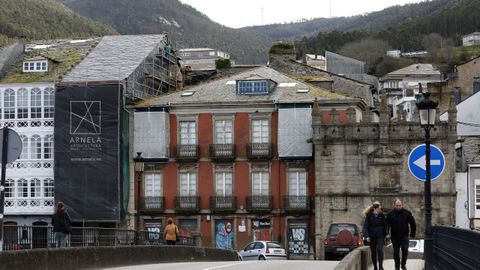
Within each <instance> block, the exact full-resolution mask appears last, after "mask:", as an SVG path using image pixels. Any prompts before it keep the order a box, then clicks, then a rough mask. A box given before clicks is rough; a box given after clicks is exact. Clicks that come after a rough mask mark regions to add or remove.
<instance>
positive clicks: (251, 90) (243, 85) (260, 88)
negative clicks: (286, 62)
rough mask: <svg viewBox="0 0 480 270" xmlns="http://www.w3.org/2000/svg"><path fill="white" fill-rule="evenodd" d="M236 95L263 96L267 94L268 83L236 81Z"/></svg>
mask: <svg viewBox="0 0 480 270" xmlns="http://www.w3.org/2000/svg"><path fill="white" fill-rule="evenodd" d="M237 93H238V94H239V95H265V94H268V81H267V80H258V81H238V82H237Z"/></svg>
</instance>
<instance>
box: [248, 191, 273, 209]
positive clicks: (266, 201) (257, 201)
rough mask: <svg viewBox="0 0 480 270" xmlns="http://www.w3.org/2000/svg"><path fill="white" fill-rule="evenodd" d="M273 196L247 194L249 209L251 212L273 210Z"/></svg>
mask: <svg viewBox="0 0 480 270" xmlns="http://www.w3.org/2000/svg"><path fill="white" fill-rule="evenodd" d="M272 201H273V197H272V196H268V195H254V196H247V204H246V206H247V211H249V212H263V211H272V208H273V205H272Z"/></svg>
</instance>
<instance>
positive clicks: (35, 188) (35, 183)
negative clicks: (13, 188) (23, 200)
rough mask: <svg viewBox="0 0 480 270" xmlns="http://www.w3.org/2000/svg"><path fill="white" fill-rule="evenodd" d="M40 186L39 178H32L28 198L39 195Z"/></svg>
mask: <svg viewBox="0 0 480 270" xmlns="http://www.w3.org/2000/svg"><path fill="white" fill-rule="evenodd" d="M41 192H42V187H41V184H40V179H37V178H33V179H32V180H30V198H38V197H40V196H41Z"/></svg>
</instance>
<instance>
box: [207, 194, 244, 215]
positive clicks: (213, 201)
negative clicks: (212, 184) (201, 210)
mask: <svg viewBox="0 0 480 270" xmlns="http://www.w3.org/2000/svg"><path fill="white" fill-rule="evenodd" d="M210 209H211V210H212V211H214V212H234V211H235V210H236V209H237V196H211V197H210Z"/></svg>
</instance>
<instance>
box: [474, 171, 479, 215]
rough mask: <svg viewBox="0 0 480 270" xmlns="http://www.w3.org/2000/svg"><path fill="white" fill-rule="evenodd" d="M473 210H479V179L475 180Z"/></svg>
mask: <svg viewBox="0 0 480 270" xmlns="http://www.w3.org/2000/svg"><path fill="white" fill-rule="evenodd" d="M475 210H476V211H477V212H478V211H479V210H480V179H475Z"/></svg>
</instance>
